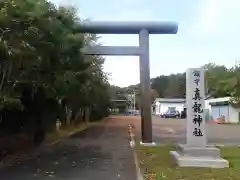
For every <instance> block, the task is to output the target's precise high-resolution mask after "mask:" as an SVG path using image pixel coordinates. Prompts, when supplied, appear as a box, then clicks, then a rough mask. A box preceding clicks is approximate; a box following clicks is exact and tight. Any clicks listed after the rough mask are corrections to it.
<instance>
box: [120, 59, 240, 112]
mask: <svg viewBox="0 0 240 180" xmlns="http://www.w3.org/2000/svg"><path fill="white" fill-rule="evenodd" d="M203 67H204V69H205V83H206V84H205V88H206V96H208V97H209V96H211V97H215V98H218V97H226V96H232V97H233V100H235V101H237V102H239V100H240V66H239V65H236V66H234V67H232V68H226V67H225V66H223V65H216V64H213V63H209V64H206V65H203ZM151 88H152V90H151V97H152V101H154V99H155V98H156V97H160V98H185V93H186V73H178V74H171V75H161V76H158V77H156V78H152V79H151ZM126 89H134V90H135V92H136V99H137V100H136V101H137V107H138V108H139V106H140V85H139V84H137V85H130V86H129V87H126V88H119V87H118V91H119V92H123V91H124V90H126Z"/></svg>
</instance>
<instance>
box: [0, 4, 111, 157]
mask: <svg viewBox="0 0 240 180" xmlns="http://www.w3.org/2000/svg"><path fill="white" fill-rule="evenodd" d="M81 22H82V19H80V17H78V16H77V15H76V11H75V9H73V8H69V7H56V6H55V5H54V4H52V3H50V2H48V1H46V0H16V1H15V0H5V1H0V54H1V58H0V140H1V138H3V137H5V136H7V137H10V135H11V137H12V136H13V135H14V134H25V135H26V137H32V139H33V141H34V143H37V144H38V143H40V142H42V141H43V140H44V138H45V134H46V132H51V131H53V130H54V128H55V123H56V118H57V117H58V118H60V119H61V121H62V124H63V125H66V126H69V125H70V124H77V123H79V122H81V121H89V120H97V119H101V118H103V117H105V116H107V115H108V108H109V105H110V101H109V93H108V91H109V84H108V81H107V75H106V74H105V73H104V72H103V70H102V69H103V68H102V66H103V63H104V59H103V58H102V57H100V56H84V55H83V53H82V52H81V51H80V48H82V47H83V46H85V45H89V44H97V43H98V42H97V37H96V36H94V35H90V34H79V33H77V28H79V27H80V25H81ZM0 144H4V143H1V142H0ZM1 150H2V149H1V147H0V151H1ZM0 155H1V154H0ZM0 159H1V157H0Z"/></svg>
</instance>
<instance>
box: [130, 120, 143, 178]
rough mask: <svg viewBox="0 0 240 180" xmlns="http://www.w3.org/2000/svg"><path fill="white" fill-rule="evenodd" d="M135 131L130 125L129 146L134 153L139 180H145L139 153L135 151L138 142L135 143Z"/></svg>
mask: <svg viewBox="0 0 240 180" xmlns="http://www.w3.org/2000/svg"><path fill="white" fill-rule="evenodd" d="M133 129H134V127H133V125H132V124H129V125H128V135H129V144H130V147H131V148H132V151H133V157H134V163H135V166H136V176H137V180H144V178H143V175H142V173H141V169H140V167H139V161H138V157H137V153H136V149H135V146H136V141H135V135H134V133H133Z"/></svg>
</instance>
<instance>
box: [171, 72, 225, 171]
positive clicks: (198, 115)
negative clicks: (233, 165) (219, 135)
mask: <svg viewBox="0 0 240 180" xmlns="http://www.w3.org/2000/svg"><path fill="white" fill-rule="evenodd" d="M204 91H205V89H204V69H203V68H195V69H194V68H191V69H188V71H187V73H186V101H187V103H186V104H187V121H186V126H187V144H186V145H182V144H180V145H178V147H177V151H171V152H170V154H171V155H172V157H173V159H174V160H175V162H176V164H178V165H179V166H181V167H183V166H190V167H210V168H224V167H229V163H228V161H227V160H225V159H222V158H221V157H220V150H219V149H217V148H215V147H208V146H207V142H206V123H205V117H204V113H203V109H204V101H205V98H204V96H205V93H204Z"/></svg>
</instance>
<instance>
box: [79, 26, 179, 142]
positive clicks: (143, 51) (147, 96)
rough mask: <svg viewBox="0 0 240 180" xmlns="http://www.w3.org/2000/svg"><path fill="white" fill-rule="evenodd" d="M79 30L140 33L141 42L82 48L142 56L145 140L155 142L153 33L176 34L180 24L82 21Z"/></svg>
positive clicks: (89, 52)
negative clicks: (150, 44)
mask: <svg viewBox="0 0 240 180" xmlns="http://www.w3.org/2000/svg"><path fill="white" fill-rule="evenodd" d="M78 31H79V32H81V33H91V34H138V35H139V46H94V47H85V48H83V49H82V51H83V53H84V54H86V55H112V56H119V55H123V56H139V60H140V63H139V65H140V86H141V102H142V103H141V125H142V126H141V130H142V143H144V144H153V139H152V113H151V86H150V70H149V34H176V33H177V31H178V25H177V24H176V23H173V22H131V21H127V22H121V21H120V22H119V21H118V22H111V21H95V22H93V21H89V22H83V23H81V25H80V27H79V28H78ZM143 102H144V103H143Z"/></svg>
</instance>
